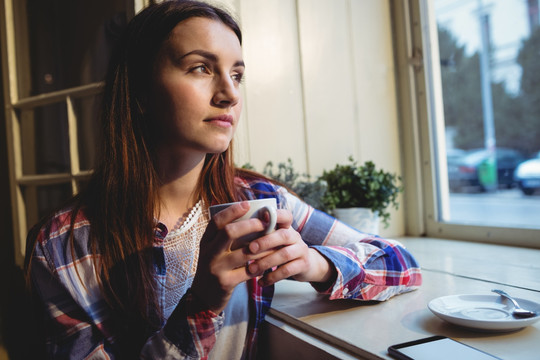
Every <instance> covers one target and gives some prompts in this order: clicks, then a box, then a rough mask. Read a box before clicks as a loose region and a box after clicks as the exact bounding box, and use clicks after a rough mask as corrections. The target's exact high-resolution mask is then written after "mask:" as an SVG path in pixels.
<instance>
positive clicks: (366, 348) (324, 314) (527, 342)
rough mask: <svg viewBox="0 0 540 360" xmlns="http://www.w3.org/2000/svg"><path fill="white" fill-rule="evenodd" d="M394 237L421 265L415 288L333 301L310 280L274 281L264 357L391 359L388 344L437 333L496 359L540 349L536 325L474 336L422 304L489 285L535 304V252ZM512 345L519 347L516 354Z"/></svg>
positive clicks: (538, 298) (539, 258)
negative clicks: (380, 298)
mask: <svg viewBox="0 0 540 360" xmlns="http://www.w3.org/2000/svg"><path fill="white" fill-rule="evenodd" d="M398 240H400V241H401V242H402V243H403V244H404V245H405V246H406V247H407V248H408V249H409V250H410V251H411V252H412V253H413V254H414V255H415V257H416V258H417V260H418V262H419V263H420V265H421V266H422V270H423V276H424V283H423V285H422V286H421V288H420V289H418V290H416V291H413V292H410V293H406V294H402V295H399V296H396V297H394V298H392V299H390V300H389V301H386V302H381V303H376V304H373V303H362V302H358V301H354V300H334V301H331V300H328V298H327V296H325V295H320V294H317V293H316V292H315V291H314V290H313V289H312V288H311V286H310V285H309V284H305V283H297V282H293V281H283V282H280V283H278V284H277V285H276V294H275V297H274V301H273V303H272V309H271V311H270V313H269V315H268V320H267V324H266V325H267V332H266V333H265V336H264V337H263V338H262V341H263V348H266V350H268V351H269V354H270V356H269V358H275V359H277V358H280V356H282V355H283V353H281V352H280V351H281V349H283V348H284V347H285V348H286V350H287V351H288V352H290V351H291V349H294V352H295V353H296V354H298V355H299V356H300V355H302V357H305V355H306V354H309V356H310V358H315V359H316V358H321V359H324V358H326V359H328V358H332V356H333V357H334V358H339V359H343V358H366V359H372V358H373V359H381V358H382V359H390V357H389V356H388V354H387V352H386V349H387V348H388V346H390V345H392V344H397V343H401V342H405V341H411V340H416V339H419V338H422V337H427V336H430V335H435V334H437V335H446V336H449V337H452V338H456V339H458V340H460V341H462V342H465V343H466V344H469V345H471V346H474V347H477V348H479V349H482V350H484V351H487V352H488V353H491V354H493V355H496V356H499V357H501V358H514V359H527V358H533V357H534V354H538V353H539V352H540V343H539V342H538V341H537V338H538V333H539V331H540V322H537V323H535V324H533V325H532V326H528V327H526V328H524V329H522V330H519V331H515V332H510V333H479V332H477V331H472V330H468V329H465V328H459V327H457V326H454V325H451V324H448V323H446V322H444V321H442V320H440V319H439V318H437V317H435V315H433V314H432V313H431V312H430V311H429V309H428V308H427V304H428V302H429V301H431V300H432V299H435V298H437V297H441V296H446V295H454V294H479V293H480V294H491V293H490V291H491V289H493V288H500V289H503V290H506V291H507V292H509V293H511V294H512V295H515V296H516V297H518V298H519V297H521V298H526V299H529V300H531V301H535V302H540V291H539V289H540V280H539V279H540V267H539V266H538V264H539V263H540V250H538V249H525V248H519V247H511V246H503V245H492V244H485V243H472V242H464V241H454V240H443V239H432V238H412V237H405V238H400V239H398ZM286 344H289V346H286ZM302 344H303V345H302ZM515 349H523V350H521V351H522V352H521V353H520V354H516V352H515ZM287 358H299V357H298V356H296V357H294V356H287Z"/></svg>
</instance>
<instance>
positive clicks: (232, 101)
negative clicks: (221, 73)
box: [212, 76, 240, 107]
mask: <svg viewBox="0 0 540 360" xmlns="http://www.w3.org/2000/svg"><path fill="white" fill-rule="evenodd" d="M239 100H240V89H239V87H238V85H237V84H236V83H235V82H234V80H233V79H231V78H230V77H228V76H227V77H222V78H221V79H219V82H218V84H217V85H216V92H215V94H214V97H213V98H212V103H213V105H215V106H219V107H233V106H235V105H236V104H238V101H239Z"/></svg>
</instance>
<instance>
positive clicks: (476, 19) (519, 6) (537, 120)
mask: <svg viewBox="0 0 540 360" xmlns="http://www.w3.org/2000/svg"><path fill="white" fill-rule="evenodd" d="M434 4H435V7H434V8H435V15H436V21H437V29H438V34H437V36H438V44H439V55H440V59H438V60H440V71H441V82H442V92H443V104H444V105H443V107H444V122H445V129H446V155H447V157H446V158H447V170H448V173H447V174H441V176H443V177H444V176H446V175H447V179H448V185H449V186H448V188H444V187H440V189H439V191H441V192H443V194H448V197H445V196H442V197H441V198H442V199H445V198H447V199H448V202H447V204H442V206H446V208H445V209H446V212H445V211H442V212H441V213H442V214H444V218H442V219H440V220H441V221H446V222H450V223H460V224H474V225H492V226H503V227H504V226H509V227H530V228H539V227H540V221H539V220H540V215H539V214H540V157H539V155H540V152H539V151H540V87H539V86H537V85H536V84H539V83H540V57H539V56H538V54H539V53H540V27H539V26H538V24H539V14H538V0H528V1H515V0H475V1H462V0H434ZM435 61H437V60H435ZM441 184H444V182H442V183H441Z"/></svg>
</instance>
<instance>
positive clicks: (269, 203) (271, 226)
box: [209, 198, 277, 249]
mask: <svg viewBox="0 0 540 360" xmlns="http://www.w3.org/2000/svg"><path fill="white" fill-rule="evenodd" d="M247 202H248V203H249V210H248V212H247V213H246V214H245V215H244V216H242V217H240V218H238V219H236V220H235V221H240V220H247V219H252V218H258V219H261V220H268V224H267V225H266V229H265V230H264V231H263V232H262V233H257V234H249V235H247V236H244V237H242V239H240V244H238V245H235V246H233V247H232V248H233V249H234V248H239V247H241V246H243V245H245V244H246V243H248V242H250V241H252V240H254V239H256V238H258V237H261V236H263V235H268V234H270V233H271V232H273V231H274V230H275V228H276V223H277V203H276V199H275V198H266V199H257V200H247ZM233 204H236V203H234V202H233V203H227V204H219V205H212V206H210V208H209V212H210V218H212V217H214V216H215V215H216V214H217V213H218V212H220V211H221V210H225V209H226V208H228V207H229V206H231V205H233ZM265 213H266V214H268V218H267V219H265Z"/></svg>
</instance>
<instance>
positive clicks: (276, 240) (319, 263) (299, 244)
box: [248, 210, 337, 286]
mask: <svg viewBox="0 0 540 360" xmlns="http://www.w3.org/2000/svg"><path fill="white" fill-rule="evenodd" d="M292 221H293V217H292V214H291V212H290V211H288V210H278V219H277V223H278V229H277V230H276V231H275V232H273V233H271V234H269V235H266V236H263V237H261V238H258V239H256V240H253V241H252V242H251V243H250V244H249V251H250V252H251V253H252V254H254V255H261V256H262V257H261V258H259V259H258V260H255V261H253V262H252V263H251V264H250V265H249V267H248V272H249V273H250V274H251V275H253V276H261V275H263V274H264V276H263V277H262V278H261V279H260V280H259V284H260V285H261V286H269V285H272V284H274V283H276V282H277V281H279V280H283V279H287V278H289V277H292V278H294V279H295V280H298V281H309V282H317V283H328V286H330V285H331V284H330V283H331V282H333V281H335V278H336V276H337V272H336V269H335V268H334V266H333V265H332V264H331V263H330V262H329V261H328V260H327V259H326V258H325V257H324V256H322V255H321V254H320V253H319V252H318V251H317V250H315V249H312V248H309V247H308V246H307V244H306V243H305V242H304V241H303V240H302V237H301V236H300V234H299V233H298V232H297V231H296V230H294V229H293V228H292V227H291V224H292ZM269 250H274V251H270V252H269ZM275 266H277V269H275V270H274V271H271V272H268V273H266V274H265V271H266V270H268V269H272V268H273V267H275Z"/></svg>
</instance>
